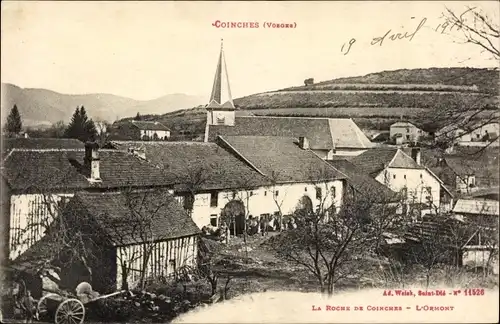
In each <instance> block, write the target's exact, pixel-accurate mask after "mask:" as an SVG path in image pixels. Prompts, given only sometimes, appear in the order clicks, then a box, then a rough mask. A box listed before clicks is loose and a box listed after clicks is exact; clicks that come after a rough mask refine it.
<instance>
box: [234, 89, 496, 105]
mask: <svg viewBox="0 0 500 324" xmlns="http://www.w3.org/2000/svg"><path fill="white" fill-rule="evenodd" d="M486 97H487V96H485V95H480V94H477V93H463V92H422V91H400V92H396V91H284V92H272V93H265V94H256V95H252V96H247V97H243V98H239V99H236V100H235V101H234V102H235V105H236V106H238V107H239V108H241V109H260V108H273V109H276V108H290V107H303V108H318V107H319V108H321V107H395V108H401V107H408V108H432V109H439V108H440V107H455V108H462V107H463V108H467V107H472V106H474V105H476V104H477V103H478V101H480V100H484V99H485V98H486Z"/></svg>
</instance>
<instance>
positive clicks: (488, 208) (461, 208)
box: [453, 199, 499, 216]
mask: <svg viewBox="0 0 500 324" xmlns="http://www.w3.org/2000/svg"><path fill="white" fill-rule="evenodd" d="M498 206H499V202H498V200H489V199H459V200H458V201H457V203H456V204H455V207H453V212H454V213H457V214H475V215H493V216H498V210H499V209H498Z"/></svg>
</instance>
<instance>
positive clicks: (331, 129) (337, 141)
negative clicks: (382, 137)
mask: <svg viewBox="0 0 500 324" xmlns="http://www.w3.org/2000/svg"><path fill="white" fill-rule="evenodd" d="M218 135H221V136H284V137H293V138H299V137H301V136H304V137H307V139H308V140H309V143H310V147H311V149H318V150H324V149H327V150H329V149H333V148H334V147H336V148H355V149H363V148H371V147H373V146H374V144H373V143H372V142H370V140H369V139H368V138H367V137H366V135H365V134H364V133H363V132H362V131H361V129H359V127H358V126H357V125H356V123H354V121H353V120H352V119H350V118H312V117H270V116H236V119H235V124H234V126H225V125H209V127H208V140H209V141H214V140H215V139H216V138H217V136H218Z"/></svg>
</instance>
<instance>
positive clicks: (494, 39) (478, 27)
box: [444, 7, 500, 60]
mask: <svg viewBox="0 0 500 324" xmlns="http://www.w3.org/2000/svg"><path fill="white" fill-rule="evenodd" d="M444 17H445V19H446V23H447V26H450V27H449V28H450V30H452V29H453V28H456V29H457V30H459V31H461V32H462V34H463V37H464V39H465V43H469V44H473V45H475V46H478V47H480V48H481V49H482V50H483V52H487V53H489V54H491V55H492V56H493V58H494V59H496V60H500V48H499V42H498V41H499V39H500V28H499V25H498V22H496V21H494V20H493V19H491V18H490V17H489V16H488V15H487V14H486V13H485V12H484V11H483V10H481V9H480V8H477V7H467V10H466V11H464V12H463V13H461V14H457V13H456V12H454V11H453V10H451V9H449V8H446V12H445V13H444Z"/></svg>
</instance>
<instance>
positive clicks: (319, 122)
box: [205, 45, 375, 160]
mask: <svg viewBox="0 0 500 324" xmlns="http://www.w3.org/2000/svg"><path fill="white" fill-rule="evenodd" d="M205 108H206V112H207V123H206V128H205V142H214V141H215V140H216V139H217V136H279V137H293V138H297V139H298V138H301V137H302V138H306V139H307V141H308V145H309V148H310V149H311V150H312V151H313V152H314V153H316V154H317V155H318V156H320V157H321V158H323V159H325V160H331V159H332V158H333V156H335V155H340V156H357V155H359V154H362V153H363V152H365V151H366V150H368V149H370V148H373V147H374V146H375V144H374V143H372V142H371V141H370V140H369V139H368V138H367V137H366V135H365V134H364V133H363V132H362V131H361V129H360V128H359V127H358V126H357V125H356V123H354V121H353V120H352V119H351V118H313V117H274V116H251V114H250V116H248V114H241V112H242V111H240V110H237V109H236V107H235V105H234V102H233V99H232V96H231V87H230V83H229V78H228V73H227V66H226V60H225V56H224V48H223V46H222V45H221V50H220V54H219V60H218V63H217V69H216V72H215V78H214V83H213V87H212V93H211V96H210V100H209V103H208V104H207V105H206V107H205Z"/></svg>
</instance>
